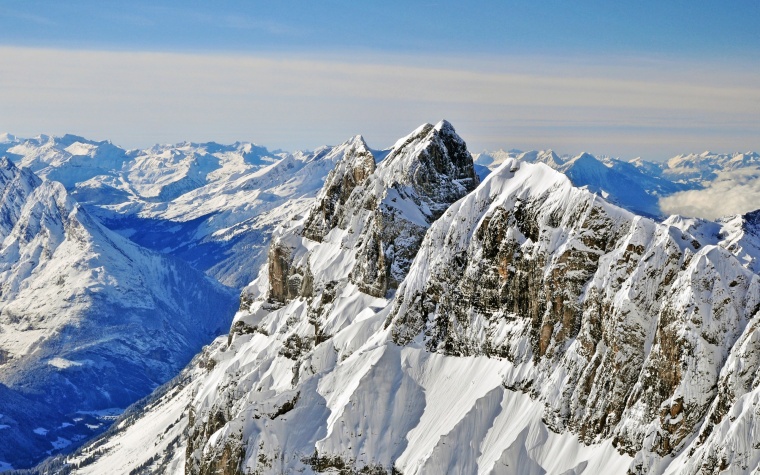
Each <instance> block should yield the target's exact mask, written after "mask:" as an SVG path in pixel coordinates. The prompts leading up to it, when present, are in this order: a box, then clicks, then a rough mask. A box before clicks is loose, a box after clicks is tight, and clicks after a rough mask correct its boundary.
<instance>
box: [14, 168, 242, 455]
mask: <svg viewBox="0 0 760 475" xmlns="http://www.w3.org/2000/svg"><path fill="white" fill-rule="evenodd" d="M0 240H1V241H0V243H1V247H0V333H1V334H2V338H0V388H2V391H3V392H4V394H5V396H4V397H3V398H0V413H2V414H4V416H3V424H6V425H10V426H11V427H12V430H6V431H3V432H2V433H0V439H2V441H3V443H2V444H0V460H3V461H5V462H9V463H11V464H12V465H14V466H16V467H22V466H25V465H26V466H28V465H30V464H31V463H32V462H36V461H39V459H40V458H41V457H43V456H45V453H46V451H48V453H49V451H50V450H53V449H54V448H62V447H63V446H64V445H70V444H73V443H77V442H78V441H81V439H83V438H84V437H89V436H91V435H92V434H93V433H96V432H97V429H98V428H101V430H102V428H104V427H105V426H106V425H107V424H105V423H104V422H103V421H102V420H100V421H98V420H97V419H98V418H97V417H95V418H94V417H84V416H82V417H80V416H75V415H72V414H74V413H76V412H77V411H93V410H101V409H107V408H124V407H127V406H128V405H129V404H131V403H133V402H134V401H136V400H137V399H139V398H140V397H142V396H144V395H146V394H148V393H149V392H150V391H151V390H153V389H154V388H155V387H156V386H157V385H159V384H161V383H163V382H165V381H167V380H168V379H170V378H171V377H172V376H174V375H175V374H176V372H177V371H178V370H179V369H180V368H182V367H183V366H184V365H185V364H186V363H187V362H188V361H189V360H190V358H191V357H192V356H193V355H194V354H195V353H196V352H197V351H198V350H199V349H200V348H201V347H202V346H203V345H204V344H206V343H208V342H209V341H210V340H212V339H213V337H214V336H215V335H218V334H219V333H221V332H222V331H223V330H224V329H225V328H226V327H227V326H228V325H229V321H230V318H231V315H232V313H233V311H234V304H235V298H234V295H233V294H232V293H231V292H230V290H229V289H226V288H224V287H222V286H220V285H219V284H216V283H214V282H213V281H211V280H210V279H208V278H207V277H205V276H203V275H202V274H201V273H199V272H198V271H195V270H193V269H192V268H190V267H189V266H188V265H186V264H184V263H182V262H179V261H177V260H174V259H171V258H167V257H162V256H160V255H158V254H155V253H153V252H150V251H147V250H145V249H143V248H140V247H139V246H137V245H135V244H133V243H132V242H131V241H129V240H127V239H125V238H123V237H121V236H119V235H117V234H115V233H113V232H111V231H108V230H107V229H105V228H104V227H102V226H101V225H100V224H99V223H98V222H97V221H96V220H94V219H93V218H92V217H91V216H90V215H89V214H88V213H87V212H86V211H84V210H83V209H82V207H81V206H80V205H78V204H77V203H76V202H75V201H74V200H73V199H72V198H71V197H70V196H69V195H68V194H67V192H66V190H65V189H64V187H63V186H62V185H61V184H60V183H58V182H52V181H47V180H45V181H43V180H40V179H39V178H38V177H37V176H35V175H34V174H33V173H32V172H31V171H30V170H29V169H26V168H22V169H19V168H17V167H16V166H15V165H14V164H13V163H12V162H10V161H8V160H6V159H2V160H0ZM77 419H79V420H77ZM87 424H89V425H90V426H91V427H88V426H87ZM37 428H43V429H44V431H43V430H39V431H37V432H34V430H35V429H37ZM58 438H60V439H61V440H60V441H59V440H58Z"/></svg>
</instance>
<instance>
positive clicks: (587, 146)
mask: <svg viewBox="0 0 760 475" xmlns="http://www.w3.org/2000/svg"><path fill="white" fill-rule="evenodd" d="M0 55H1V56H2V57H3V61H2V62H0V104H3V105H2V107H3V114H1V115H0V129H1V130H8V131H9V132H13V133H16V134H18V135H24V134H30V133H38V132H45V133H65V132H75V133H80V134H83V135H88V136H94V137H102V138H110V139H113V140H115V141H117V142H119V143H122V144H123V145H125V146H146V145H150V144H151V143H153V142H157V141H158V142H168V141H180V140H185V139H191V140H201V139H215V140H220V141H233V140H238V139H249V140H250V139H253V140H257V141H259V142H262V143H264V144H266V145H269V146H272V147H279V148H284V149H294V148H312V147H315V146H318V145H321V144H323V143H336V142H339V141H342V140H344V139H345V138H346V137H349V136H351V135H353V134H356V133H363V134H365V135H367V136H368V139H369V140H370V141H371V142H372V144H373V145H374V146H384V145H388V144H390V143H392V142H393V141H394V140H395V139H396V138H397V137H398V136H399V135H401V134H403V133H405V132H407V131H408V129H410V128H413V127H414V126H416V125H418V123H421V122H426V121H435V120H438V119H440V118H447V119H449V120H451V121H452V122H453V123H454V124H455V126H456V127H457V129H458V130H459V131H460V133H461V134H462V135H463V136H464V137H465V138H466V139H467V140H468V142H469V143H470V145H471V146H472V147H473V148H474V149H481V148H496V147H504V146H507V147H512V146H519V147H523V148H545V147H553V148H555V149H559V150H563V147H565V149H564V150H565V151H567V152H573V151H575V150H576V149H584V150H596V151H598V152H599V153H610V154H617V155H629V156H631V157H633V156H638V155H644V156H645V157H646V156H647V154H649V156H650V158H651V157H652V154H655V153H657V154H659V155H658V156H659V157H661V158H665V156H666V155H664V154H669V153H673V154H674V153H678V152H685V151H697V150H704V149H707V148H712V149H722V150H748V149H753V148H754V149H757V148H760V144H758V143H757V141H758V140H760V139H759V138H758V137H757V135H756V134H754V133H752V131H756V130H758V129H759V128H760V86H757V85H755V86H753V84H760V80H759V81H756V82H752V81H751V80H750V79H751V78H747V77H732V81H731V82H730V83H723V82H721V81H720V75H719V74H714V75H712V76H711V75H701V76H689V77H688V79H685V77H684V76H683V75H682V74H678V73H677V72H675V69H678V68H682V66H683V65H674V66H673V68H674V72H673V73H672V74H669V75H668V74H665V73H663V70H662V68H661V67H660V65H659V64H658V65H657V68H656V69H653V68H649V67H648V66H647V65H646V64H645V63H644V64H642V66H641V67H640V68H639V69H638V70H636V69H635V68H634V67H632V66H631V65H627V66H626V69H625V74H623V75H622V76H621V77H615V76H614V75H612V74H611V72H610V70H604V72H605V73H604V74H601V73H599V71H600V69H599V68H600V66H599V65H594V66H593V67H587V66H585V65H580V66H577V65H576V66H573V65H572V64H567V63H565V64H562V65H561V66H558V67H557V69H556V70H549V69H547V68H546V67H545V64H544V63H541V64H539V65H538V67H535V68H533V71H531V68H530V67H529V66H525V65H524V64H523V65H522V66H521V68H520V70H519V72H509V71H505V70H504V68H502V69H501V70H497V69H495V68H493V65H492V64H491V63H490V62H483V63H482V64H480V65H479V63H477V62H476V61H473V60H470V61H463V62H461V67H457V64H458V63H457V61H456V60H454V59H450V58H449V59H446V60H442V61H440V64H441V65H440V66H436V65H431V64H430V63H431V61H430V60H429V59H428V60H427V61H426V62H425V63H424V64H425V65H424V66H419V65H415V64H413V61H412V60H410V58H404V59H403V60H401V61H394V60H393V59H392V58H381V59H377V58H374V59H373V58H372V57H367V58H363V59H362V60H359V61H355V62H353V61H352V62H349V61H346V60H345V59H340V58H333V59H319V58H318V59H311V58H307V59H304V58H297V57H280V58H278V57H272V56H264V55H262V56H250V55H247V56H246V55H226V56H225V55H218V54H215V55H212V54H208V55H201V54H173V53H144V52H106V51H76V50H44V49H28V48H15V47H5V48H0ZM584 68H587V69H584ZM612 69H614V67H613V68H612ZM682 70H685V68H682ZM584 71H586V73H584ZM632 71H634V72H636V73H635V74H632ZM745 75H746V74H745ZM750 75H751V74H750ZM759 77H760V76H759ZM607 147H609V148H607Z"/></svg>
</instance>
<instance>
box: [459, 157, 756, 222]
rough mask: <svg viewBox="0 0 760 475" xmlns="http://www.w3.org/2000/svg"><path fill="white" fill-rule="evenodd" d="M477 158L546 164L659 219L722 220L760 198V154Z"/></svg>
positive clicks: (490, 163) (493, 164) (488, 162)
mask: <svg viewBox="0 0 760 475" xmlns="http://www.w3.org/2000/svg"><path fill="white" fill-rule="evenodd" d="M473 157H474V159H475V163H476V164H479V165H481V166H485V167H487V168H488V169H490V170H495V169H496V168H497V167H498V166H499V165H501V164H502V163H503V162H504V161H505V160H510V159H519V160H522V161H525V162H530V163H544V164H546V165H548V166H550V167H551V168H554V169H555V170H558V171H561V172H562V173H564V174H565V175H567V176H568V177H569V178H570V180H571V181H572V183H573V184H574V185H576V186H579V187H586V188H587V189H589V190H590V191H593V192H594V193H598V194H599V195H601V196H602V197H604V198H605V199H606V200H608V201H609V202H611V203H614V204H616V205H618V206H621V207H623V208H625V209H627V210H629V211H632V212H634V213H636V214H641V215H644V216H647V217H651V218H654V219H658V220H660V219H664V218H665V217H667V216H668V215H669V214H684V215H687V216H698V217H703V218H709V219H717V218H718V217H721V216H725V215H732V214H736V213H745V212H748V211H753V210H755V209H756V208H757V205H756V204H757V203H758V200H759V199H760V155H758V154H757V153H755V152H746V153H731V154H716V153H712V152H703V153H700V154H684V155H678V156H676V157H673V158H671V159H670V160H668V161H666V162H648V161H645V160H642V159H641V158H636V159H633V160H630V161H623V160H618V159H614V158H611V157H603V156H602V157H595V156H593V155H591V154H589V153H581V154H580V155H576V156H568V155H563V156H558V155H557V154H556V153H554V152H553V151H552V150H546V151H540V152H538V151H531V152H521V151H519V150H510V151H508V152H505V151H503V150H498V151H495V152H482V153H479V154H475V155H473ZM481 176H485V174H483V173H481Z"/></svg>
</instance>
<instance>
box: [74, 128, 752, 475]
mask: <svg viewBox="0 0 760 475" xmlns="http://www.w3.org/2000/svg"><path fill="white" fill-rule="evenodd" d="M347 150H348V151H347V153H346V154H345V156H344V157H343V159H342V161H341V162H339V163H338V164H337V166H336V169H335V171H333V172H332V173H331V174H330V175H329V177H328V180H327V183H326V185H325V187H324V188H323V190H322V192H320V194H319V196H318V199H317V203H316V204H315V205H314V207H313V208H312V209H311V210H310V212H309V213H308V214H307V215H306V216H300V217H297V218H296V219H294V220H292V221H290V222H288V223H286V225H284V226H283V227H281V228H280V230H278V232H277V233H276V235H275V238H274V240H273V243H272V246H271V248H270V254H269V258H270V260H269V263H268V267H267V269H268V271H269V272H268V273H267V274H265V275H263V276H262V277H261V278H260V279H258V280H257V281H256V282H254V284H253V285H252V286H250V287H249V288H247V289H246V291H245V293H244V295H243V299H242V305H241V311H240V312H239V313H238V315H237V316H236V318H235V322H234V323H233V326H232V331H231V332H230V334H229V336H228V337H227V338H224V339H218V340H217V341H216V342H215V343H214V344H213V345H212V346H211V347H210V348H208V349H207V351H205V352H204V353H203V354H202V355H201V356H199V357H198V358H197V360H196V362H195V364H194V365H193V366H192V367H191V368H190V369H188V374H190V375H191V376H190V379H191V382H189V383H187V384H186V385H183V386H181V387H177V388H176V390H172V391H168V392H166V393H164V394H163V395H162V396H161V397H160V399H159V400H158V401H157V402H154V403H151V405H150V406H148V407H147V408H146V409H145V411H146V412H145V413H143V414H141V415H139V416H135V417H134V418H133V419H132V420H130V421H129V424H126V423H125V424H124V427H123V428H122V429H120V431H117V432H115V433H114V434H113V435H112V436H111V437H109V438H108V439H106V440H104V441H102V442H101V443H99V444H100V445H99V446H100V447H101V448H103V449H104V450H105V451H106V454H105V455H103V456H102V458H99V459H98V457H95V458H96V459H98V460H96V461H95V462H94V463H95V464H94V465H92V466H89V467H91V468H85V470H96V468H97V467H98V466H101V467H102V466H107V465H98V464H100V463H102V464H109V463H110V464H112V465H113V464H114V463H117V462H121V463H123V464H125V466H128V467H135V464H136V463H138V462H135V460H140V462H139V463H143V465H142V467H143V469H145V470H147V471H154V472H160V471H164V472H165V471H167V470H169V468H167V467H172V468H171V470H173V471H176V472H184V473H186V474H205V473H236V474H237V473H241V474H249V473H257V474H275V473H283V472H284V473H347V474H348V473H372V474H381V473H403V474H405V475H409V474H440V473H484V474H506V473H535V474H542V473H561V474H575V475H579V474H581V473H605V474H607V473H610V474H615V473H620V474H623V473H641V474H644V473H655V474H665V473H668V474H670V473H673V474H675V473H678V474H687V473H689V474H691V473H720V472H721V471H726V470H728V471H729V472H730V473H749V471H750V470H753V469H754V468H755V467H757V465H758V464H759V463H760V445H757V444H756V443H755V442H754V441H755V440H756V437H755V435H756V434H755V432H754V431H755V427H757V426H758V425H760V419H759V416H758V414H760V410H759V409H758V408H759V407H760V389H758V387H759V385H758V377H757V374H758V373H757V364H758V363H760V359H759V358H760V356H759V355H760V351H758V342H759V341H760V340H759V339H758V338H760V337H759V336H758V328H760V324H759V323H758V320H759V319H760V276H758V275H757V274H756V273H755V272H754V267H753V265H754V264H753V263H754V262H756V261H754V260H753V259H752V256H754V251H753V249H754V248H753V246H754V245H755V244H754V243H755V240H754V238H753V236H754V234H753V233H754V228H755V226H754V224H753V223H755V221H754V217H753V215H748V216H742V217H735V218H734V219H729V220H726V221H724V222H719V223H711V222H707V221H700V220H684V219H681V218H677V217H674V218H671V219H669V220H668V221H665V222H663V223H657V222H655V221H652V220H649V219H646V218H642V217H640V216H636V215H634V214H632V213H630V212H628V211H625V210H622V209H620V208H617V207H615V206H613V205H611V204H609V203H608V202H606V201H605V200H603V199H602V198H600V197H599V196H597V195H595V194H593V193H590V192H589V191H587V190H584V189H579V188H575V187H573V186H572V184H571V183H570V181H569V180H568V179H567V177H566V176H564V175H562V174H560V173H558V172H556V171H554V170H552V169H550V168H549V167H547V166H545V165H543V164H531V163H524V162H520V161H519V160H507V161H505V163H504V164H502V165H501V167H500V168H498V169H497V170H496V171H494V173H493V174H492V175H490V176H489V177H488V178H486V179H485V180H484V181H483V183H481V184H479V185H478V186H477V188H475V189H474V190H472V191H470V192H469V193H468V191H469V190H471V189H472V188H473V187H474V186H475V184H476V182H477V180H476V179H475V177H474V172H472V170H468V162H467V160H466V158H465V155H464V154H463V153H462V151H463V150H464V151H466V149H464V144H463V142H461V139H458V138H457V137H456V136H455V135H454V134H453V130H452V129H451V128H450V125H449V124H447V123H445V122H442V123H439V124H437V125H436V126H429V125H425V126H423V127H421V128H419V129H418V130H417V131H415V132H414V133H413V134H411V135H410V136H408V137H406V138H404V139H402V140H400V141H399V142H398V143H397V144H396V146H395V147H394V149H393V150H392V151H391V152H390V153H389V154H388V155H387V157H386V158H385V159H383V160H382V161H380V162H379V163H378V162H376V161H375V160H374V159H372V160H370V158H371V157H372V152H371V151H370V150H369V149H368V148H367V147H366V146H365V145H364V144H363V141H362V140H361V139H360V138H358V137H357V138H354V139H352V141H350V142H348V143H347ZM469 163H470V165H469V166H470V168H471V162H469ZM185 407H187V408H188V409H187V410H185V409H184V408H185ZM159 415H161V417H164V418H166V419H172V420H176V421H177V422H176V424H178V425H180V426H183V427H186V428H187V432H186V433H184V434H186V435H183V433H181V432H180V431H178V430H176V429H171V430H173V431H174V432H171V431H170V430H169V429H166V430H167V431H169V434H176V439H172V440H173V441H174V442H172V443H170V444H167V443H166V442H165V440H164V436H163V435H160V436H159V435H156V436H155V437H154V439H155V440H151V439H150V438H149V439H148V440H147V441H144V439H145V438H144V437H137V436H136V435H135V434H145V433H156V429H155V428H153V425H152V420H153V419H154V418H157V417H159ZM173 425H174V424H173ZM151 431H152V432H151ZM141 444H142V445H141ZM153 447H159V448H160V450H161V451H162V452H160V453H158V452H156V450H159V449H155V448H153ZM95 450H98V449H97V446H92V448H88V449H87V450H85V451H83V452H82V453H81V454H80V455H79V456H78V457H79V458H75V460H79V461H84V460H87V457H90V456H93V454H95V452H94V451H95ZM141 450H144V451H145V456H144V458H143V459H139V457H138V458H134V457H132V458H130V457H129V456H127V455H125V454H135V453H139V452H140V451H141ZM149 454H156V456H159V455H160V457H158V458H160V459H161V462H160V463H159V462H157V461H153V462H150V461H149V460H148V457H149V456H150V455H149ZM156 460H158V459H156Z"/></svg>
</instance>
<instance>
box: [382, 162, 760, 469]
mask: <svg viewBox="0 0 760 475" xmlns="http://www.w3.org/2000/svg"><path fill="white" fill-rule="evenodd" d="M504 167H511V168H512V169H511V170H508V169H507V168H502V169H500V170H499V171H498V172H497V173H496V174H495V176H494V177H491V178H489V179H487V180H486V183H484V185H483V186H481V187H480V188H479V189H478V190H477V191H476V192H475V193H473V194H471V195H469V196H468V197H467V198H466V199H465V200H463V201H461V202H459V203H457V204H456V205H455V206H453V207H452V208H451V209H450V210H449V211H448V212H447V213H446V214H445V215H444V217H443V218H442V219H441V220H439V222H437V223H436V225H434V226H433V227H432V228H431V230H430V231H429V232H428V234H427V236H426V239H425V242H424V243H423V245H422V250H421V251H420V254H419V255H418V258H417V259H416V260H415V266H413V268H412V270H411V271H410V274H409V277H408V278H407V280H406V281H405V284H404V285H403V286H402V288H401V289H400V290H399V295H398V297H397V299H396V301H395V304H394V308H393V311H392V313H391V315H390V316H389V319H388V324H389V325H390V326H391V331H392V335H393V339H394V341H395V342H396V343H398V344H408V343H409V342H412V341H414V340H415V339H417V341H422V342H424V343H425V346H426V347H427V349H428V350H429V351H433V352H439V353H443V354H447V355H454V356H468V355H480V354H483V355H488V356H492V357H493V356H495V357H504V358H506V359H508V360H509V361H511V362H512V363H514V364H515V365H517V366H518V367H520V366H524V367H526V368H530V371H526V372H525V373H524V374H525V375H526V376H527V377H525V376H520V377H518V378H516V379H515V380H506V381H505V384H506V385H507V386H508V387H512V388H516V389H519V390H522V391H526V392H528V393H529V394H531V395H532V397H534V398H537V399H539V400H542V401H543V402H544V404H545V408H546V409H545V416H544V417H545V420H546V422H547V424H548V426H549V427H550V428H551V429H552V430H554V431H557V432H561V431H564V430H571V431H573V432H575V433H577V434H578V435H579V436H580V437H581V439H582V440H583V441H585V442H586V443H593V442H595V441H600V440H603V439H612V441H613V444H614V445H615V446H616V447H617V449H618V450H619V451H621V452H623V453H627V454H630V455H632V456H636V462H635V463H634V465H633V467H634V468H633V471H634V472H641V473H647V472H649V471H650V470H654V469H655V465H656V463H655V462H653V460H654V459H656V458H657V457H655V456H654V455H657V456H661V457H665V456H670V455H673V454H676V453H678V452H679V451H680V450H683V449H684V447H685V446H686V445H687V444H688V443H690V442H691V439H692V438H693V437H694V436H695V435H696V434H697V433H698V432H700V430H702V431H704V430H707V429H706V428H707V427H709V426H710V424H709V422H707V423H706V421H708V420H709V418H710V417H713V416H710V414H714V413H715V409H714V408H713V409H711V406H713V405H715V404H717V401H720V400H722V399H725V397H726V395H725V393H722V392H721V391H719V389H718V382H719V375H720V372H721V369H722V368H723V365H724V364H726V360H727V359H728V358H729V355H730V354H731V352H732V349H734V348H735V347H736V342H737V339H738V338H739V337H740V335H741V333H742V330H743V329H744V328H745V327H746V325H747V323H748V321H750V320H751V319H752V318H753V317H754V316H755V315H756V314H757V313H758V310H760V279H759V278H758V276H757V275H756V274H754V273H753V272H751V271H748V270H747V269H745V268H744V267H743V266H742V263H741V262H740V261H739V260H738V259H737V257H736V256H735V255H733V254H731V253H730V252H728V251H727V250H725V249H724V248H722V247H720V246H717V245H714V244H708V243H704V242H700V239H698V237H699V236H693V235H690V234H689V233H688V232H685V231H684V230H683V229H679V228H676V227H674V226H668V225H667V224H665V225H660V224H657V223H655V222H652V221H650V220H647V219H644V218H640V217H636V216H633V215H630V214H629V213H627V212H624V211H622V210H620V209H616V208H614V207H612V206H610V205H609V204H607V203H606V202H604V201H602V200H599V199H598V198H597V197H596V196H595V195H592V194H590V193H588V192H586V191H583V190H579V189H576V188H573V187H572V186H570V184H569V182H568V180H567V179H566V178H565V177H564V176H562V175H559V174H556V173H554V172H550V171H549V170H548V169H543V168H542V166H531V165H527V164H522V165H521V164H520V163H519V162H512V163H507V164H506V165H504ZM441 249H445V251H444V252H441ZM718 405H719V406H720V404H718ZM718 419H720V417H718ZM649 454H653V455H649Z"/></svg>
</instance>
